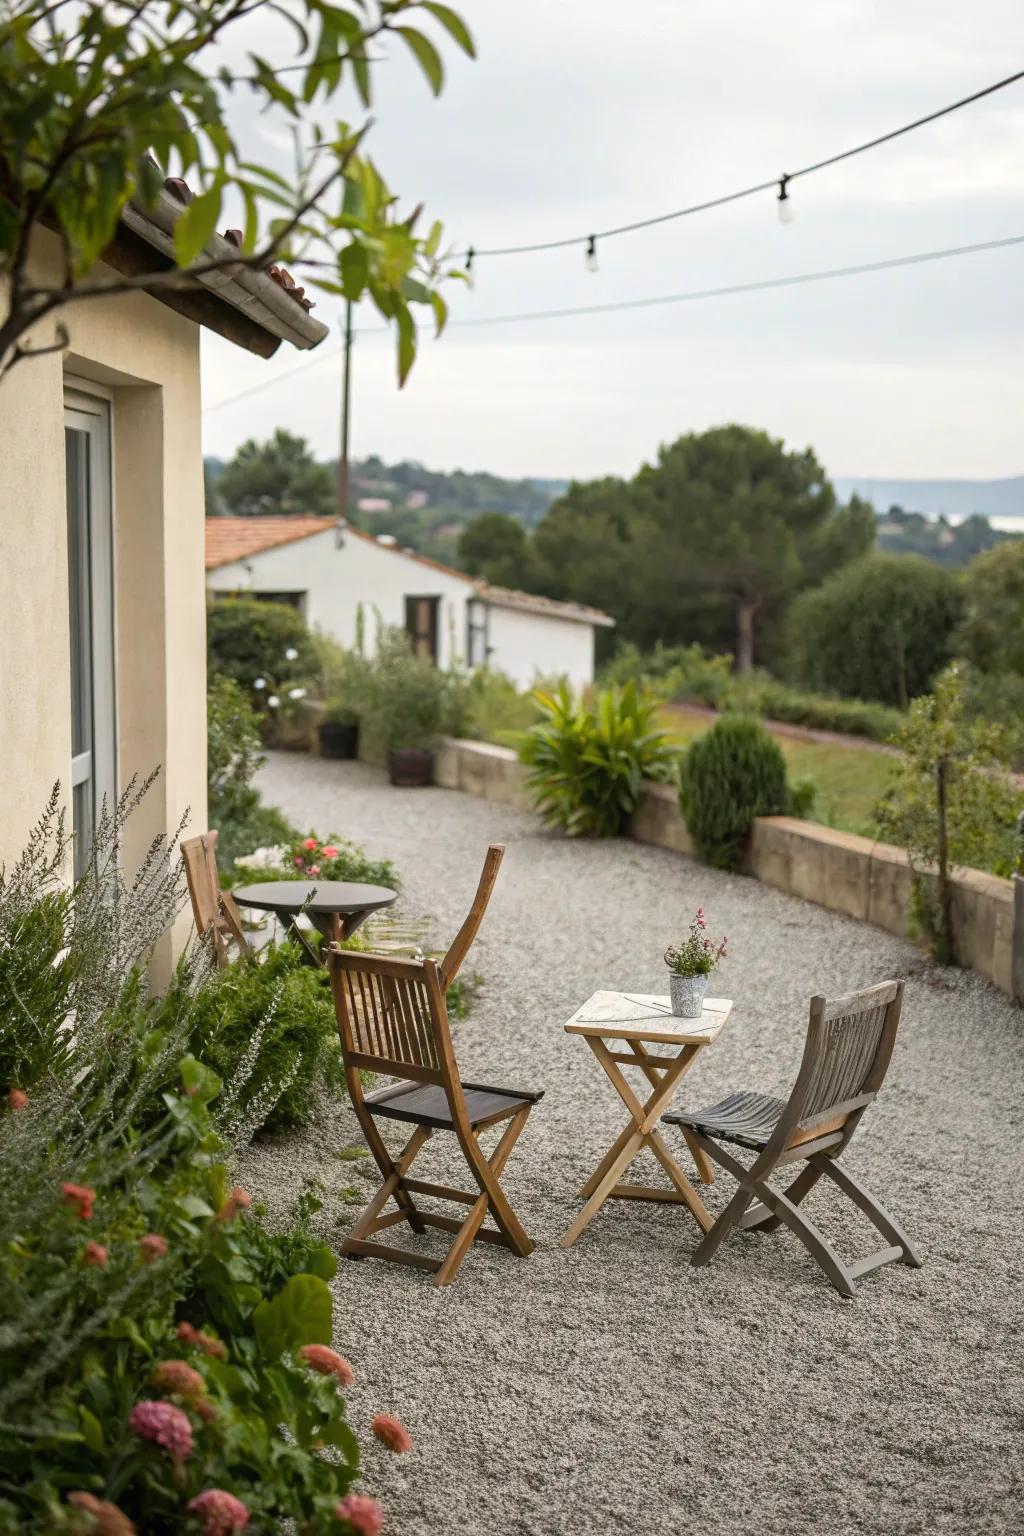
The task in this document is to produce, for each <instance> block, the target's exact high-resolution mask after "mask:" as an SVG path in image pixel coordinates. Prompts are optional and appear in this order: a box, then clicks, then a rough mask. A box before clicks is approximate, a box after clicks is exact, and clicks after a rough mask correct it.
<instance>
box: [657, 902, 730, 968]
mask: <svg viewBox="0 0 1024 1536" xmlns="http://www.w3.org/2000/svg"><path fill="white" fill-rule="evenodd" d="M707 928H708V925H707V921H706V919H705V917H704V908H703V907H698V908H697V915H696V916H695V917H694V919H693V922H692V923H691V924H690V931H689V933H688V934H687V935H686V938H685V939H684V940H683V942H682V943H681V944H670V945H669V947H668V949H666V951H665V964H666V965H667V966H668V968H669V970H671V971H675V973H676V975H677V976H710V974H711V972H712V971H713V970H714V968H715V966H716V965H717V964H718V962H719V960H724V959H725V958H726V950H725V946H726V944H727V943H728V942H729V940H728V937H727V936H726V935H725V934H723V935H722V941H721V943H716V942H715V940H714V939H712V938H709V936H708V931H707Z"/></svg>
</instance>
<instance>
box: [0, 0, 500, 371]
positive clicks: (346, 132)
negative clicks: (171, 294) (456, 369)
mask: <svg viewBox="0 0 1024 1536" xmlns="http://www.w3.org/2000/svg"><path fill="white" fill-rule="evenodd" d="M412 22H415V23H416V24H415V25H412V24H411V23H412ZM268 23H270V24H271V25H272V26H276V27H278V28H279V29H280V37H279V38H276V39H275V41H274V43H273V55H274V57H273V62H271V61H270V60H269V59H268V58H266V57H264V56H263V55H262V54H261V53H260V52H258V51H256V46H257V44H259V43H260V42H261V40H262V42H263V46H266V38H267V30H266V27H267V24H268ZM424 24H426V27H427V30H426V31H425V30H423V26H424ZM257 28H259V30H257ZM431 29H433V32H434V34H435V36H438V37H439V38H445V39H450V40H452V41H453V42H454V43H455V45H457V46H458V47H459V48H461V49H462V50H463V51H464V52H465V53H467V54H469V55H472V54H473V51H474V50H473V42H472V39H471V37H470V34H469V32H468V30H467V29H466V26H465V24H464V23H463V22H462V20H461V19H460V17H459V16H458V15H457V14H456V13H455V12H454V11H453V10H451V9H450V8H449V7H448V6H446V5H442V4H440V3H438V0H341V3H333V0H294V3H292V0H105V3H98V0H84V3H77V0H76V3H71V0H0V290H4V291H5V300H4V302H3V303H2V305H0V377H2V376H3V374H4V373H5V372H7V371H9V370H10V369H11V368H13V367H14V366H15V365H16V364H18V363H19V362H20V361H22V360H23V359H24V358H26V357H29V356H31V355H33V353H38V352H41V351H46V350H58V349H61V348H63V347H64V346H66V345H67V343H68V339H69V338H68V333H67V325H66V322H65V321H63V320H62V319H61V311H63V310H64V309H65V308H66V306H67V305H68V304H69V303H70V302H71V301H72V300H74V301H75V302H76V303H80V302H84V301H87V300H92V299H95V298H100V297H105V296H109V295H111V294H114V293H122V292H126V291H140V290H141V291H142V292H147V293H157V292H159V291H161V290H165V289H168V288H179V289H181V288H184V289H188V288H190V287H191V288H195V287H196V285H197V284H198V281H199V279H200V277H202V276H204V275H206V276H208V275H209V274H210V273H211V272H213V271H217V270H219V269H221V268H227V267H231V268H235V269H237V268H238V267H248V268H256V269H260V268H264V267H266V266H267V265H268V264H269V263H271V262H281V261H287V262H288V263H289V265H290V266H292V267H294V268H295V269H296V270H297V271H300V272H301V274H302V278H303V281H304V282H308V283H309V284H310V285H312V286H313V287H315V288H318V289H320V290H321V291H322V292H325V293H328V294H334V295H341V296H343V297H344V298H345V299H348V300H352V301H355V300H358V299H361V298H367V299H369V300H370V301H371V302H372V303H373V304H374V305H375V306H376V308H377V309H378V311H379V312H380V313H381V314H382V315H384V316H385V318H386V319H388V320H389V321H394V323H395V327H396V330H397V341H398V371H399V380H400V382H404V380H405V377H406V376H407V374H408V371H409V368H410V367H411V365H412V361H413V358H414V355H415V349H416V324H415V321H414V318H413V306H414V305H425V306H427V308H428V310H431V311H432V312H433V319H434V321H435V323H436V325H437V328H438V330H440V328H441V327H442V326H443V324H444V320H445V315H446V307H445V302H444V299H443V298H442V296H441V293H440V292H439V284H440V282H441V280H442V279H443V278H444V277H445V276H446V275H448V276H452V275H455V274H454V273H453V272H452V271H451V269H450V268H448V266H447V262H446V258H445V257H444V256H443V254H442V251H441V239H442V231H441V226H440V225H439V224H437V223H435V224H433V225H432V226H430V228H429V229H428V230H426V231H425V232H422V233H421V232H419V224H420V209H419V208H413V209H411V210H408V211H399V209H398V207H397V203H396V199H395V198H394V196H393V195H392V194H391V192H390V191H389V190H388V187H387V184H386V182H385V181H384V179H383V177H382V176H381V174H380V172H379V171H378V170H377V168H376V166H375V165H374V163H373V161H372V160H371V159H370V157H369V155H368V154H367V152H366V147H365V145H366V138H367V133H368V131H369V129H370V126H371V121H372V120H371V119H370V118H369V117H367V116H364V117H363V120H362V121H361V122H359V123H356V124H352V123H346V122H340V121H337V120H333V121H332V120H328V119H327V118H326V117H325V115H324V114H325V112H326V111H327V110H328V109H329V108H330V105H331V102H332V99H333V97H334V96H335V94H336V93H337V92H338V91H339V88H342V87H349V88H351V92H352V94H353V96H354V98H355V99H356V100H358V102H359V103H360V104H361V108H362V109H363V111H364V112H365V111H366V110H368V109H369V106H370V102H371V86H372V73H373V63H374V58H375V56H376V55H375V54H372V53H371V45H372V46H373V48H375V49H376V48H380V47H383V46H386V43H387V40H388V39H389V38H394V39H395V40H396V44H397V45H399V46H401V47H403V48H408V49H409V50H410V52H411V54H412V56H413V57H414V58H415V60H416V62H417V63H418V65H419V66H420V68H421V69H422V71H423V73H424V75H425V76H426V79H427V82H428V84H429V86H430V88H431V90H432V91H433V92H434V93H435V94H437V93H438V92H439V91H440V90H441V87H442V84H443V77H444V67H443V63H442V58H441V54H440V52H439V50H438V47H437V45H436V43H435V42H434V41H433V40H432V38H431V36H430V35H428V34H429V32H430V30H431ZM225 45H227V46H228V47H229V48H230V49H231V53H230V55H229V56H230V57H232V58H236V57H240V58H241V59H242V61H243V62H242V63H241V65H240V66H238V67H233V68H229V67H228V66H227V65H226V64H225V63H224V62H223V60H224V58H225V54H224V53H223V52H222V51H221V50H222V48H223V47H224V46H225ZM267 51H268V52H269V51H270V49H269V48H268V49H267ZM243 95H244V96H247V97H248V98H249V99H250V100H255V103H256V105H257V106H258V107H259V108H261V109H263V110H264V111H265V112H266V114H267V115H268V116H269V117H270V119H271V120H272V122H273V123H274V124H275V126H278V127H279V126H280V125H281V124H284V125H287V126H289V127H290V128H291V129H292V130H293V133H292V137H293V140H294V144H295V163H294V167H293V169H292V170H291V172H290V174H288V175H282V174H280V172H279V171H277V170H274V169H272V168H270V167H268V166H266V165H262V164H260V163H258V162H257V161H256V160H255V159H254V158H253V157H252V155H250V154H247V152H246V149H245V146H244V145H243V144H242V143H241V142H239V137H238V133H237V131H236V129H235V128H234V127H233V122H234V120H235V118H236V117H237V111H236V110H235V109H236V108H237V106H238V103H239V98H240V97H242V96H243ZM321 118H322V119H323V120H320V119H321ZM168 176H173V177H176V178H180V179H181V180H182V181H183V182H185V183H186V184H187V188H188V189H189V191H190V192H191V194H192V195H191V197H190V199H189V200H188V202H187V206H185V207H184V208H183V211H182V213H181V215H180V217H179V218H178V219H177V222H176V225H175V229H174V261H173V263H172V264H171V265H170V267H169V268H168V270H165V271H152V272H148V271H147V272H143V273H138V274H134V275H122V274H117V273H113V274H112V273H110V272H109V271H104V270H102V269H98V268H97V262H98V261H99V258H100V257H101V256H102V254H103V252H104V250H105V249H106V248H107V247H108V245H109V244H110V242H111V240H112V238H113V236H114V234H115V231H116V229H117V225H118V220H119V218H120V215H121V213H122V210H123V209H124V208H125V206H126V205H127V204H128V203H129V202H136V203H138V204H139V205H140V206H141V207H142V208H143V209H145V208H147V207H152V206H153V205H154V203H155V201H156V199H157V197H158V196H159V194H160V191H161V189H162V187H163V185H164V180H165V178H166V177H168ZM226 209H230V210H231V216H232V217H233V218H234V217H237V219H238V222H239V223H240V224H241V225H242V229H241V239H240V241H239V244H238V248H237V249H235V250H233V251H232V252H231V254H230V255H218V256H210V255H209V254H208V253H207V254H204V248H205V247H206V246H207V245H208V243H209V241H210V239H211V236H212V235H213V234H214V232H215V231H216V230H217V228H218V225H219V221H220V219H221V216H222V213H223V212H224V211H225V210H226ZM44 228H45V229H48V230H51V231H52V232H53V233H55V235H56V237H57V240H58V242H59V248H60V261H59V268H58V270H57V271H55V272H54V273H52V274H49V273H45V274H42V275H41V274H40V270H39V267H38V264H34V263H33V262H32V261H31V260H30V257H31V252H32V246H33V242H34V240H35V238H36V235H37V232H38V231H39V230H40V229H44ZM51 317H52V319H53V321H54V322H55V330H51V331H50V332H49V333H48V334H45V335H41V333H40V331H39V330H37V329H36V328H37V327H39V326H40V322H42V321H44V320H47V319H50V318H51Z"/></svg>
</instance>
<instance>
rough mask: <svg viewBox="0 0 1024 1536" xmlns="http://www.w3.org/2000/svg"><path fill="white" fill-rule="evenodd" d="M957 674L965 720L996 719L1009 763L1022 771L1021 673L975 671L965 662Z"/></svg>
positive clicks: (1023, 690)
mask: <svg viewBox="0 0 1024 1536" xmlns="http://www.w3.org/2000/svg"><path fill="white" fill-rule="evenodd" d="M961 676H962V678H963V685H964V713H965V715H966V716H967V718H968V720H971V721H978V722H982V723H984V722H986V721H992V720H998V721H999V722H1000V724H1001V725H1002V727H1003V740H1004V744H1005V746H1006V751H1007V754H1008V756H1009V759H1010V762H1011V764H1012V766H1013V767H1014V769H1016V771H1017V772H1024V672H979V671H978V669H977V668H976V667H972V666H969V665H966V664H965V665H963V666H962V667H961Z"/></svg>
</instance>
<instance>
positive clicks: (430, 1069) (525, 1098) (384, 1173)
mask: <svg viewBox="0 0 1024 1536" xmlns="http://www.w3.org/2000/svg"><path fill="white" fill-rule="evenodd" d="M503 852H504V850H503V849H502V848H500V847H492V848H491V849H489V850H488V855H487V861H486V862H485V865H484V871H483V874H482V875H481V878H480V885H479V887H478V889H477V894H476V898H475V900H474V903H473V907H472V909H471V911H470V914H469V916H468V917H467V919H466V921H465V923H464V924H463V925H462V928H461V929H460V930H459V933H458V935H457V937H456V939H455V942H454V943H453V944H452V946H451V949H450V950H449V951H448V954H447V955H446V956H445V958H444V960H443V961H442V962H441V963H440V965H438V964H437V962H436V961H434V960H395V959H391V958H388V957H387V956H383V955H370V954H361V953H359V951H353V950H341V949H338V948H337V947H336V946H332V947H331V950H330V955H329V960H328V964H329V966H330V973H331V987H332V990H333V992H334V1002H335V1007H336V1009H337V1014H338V1030H339V1033H340V1035H341V1048H342V1055H343V1058H344V1064H345V1078H346V1081H347V1083H348V1090H349V1096H350V1098H351V1100H352V1107H353V1109H354V1110H355V1112H356V1115H357V1117H358V1119H359V1124H360V1125H361V1126H362V1129H363V1134H364V1136H365V1137H366V1141H367V1144H368V1146H369V1148H370V1151H371V1152H372V1153H373V1156H374V1158H375V1160H376V1163H377V1166H378V1168H379V1169H380V1172H381V1177H382V1179H383V1181H384V1182H383V1183H382V1185H381V1187H380V1189H379V1190H378V1191H377V1194H376V1195H375V1196H374V1198H373V1199H372V1200H371V1201H370V1203H369V1205H368V1206H367V1207H366V1209H365V1210H364V1211H363V1213H362V1215H361V1216H360V1217H359V1220H358V1221H357V1222H356V1224H355V1226H354V1227H353V1229H352V1231H351V1233H350V1234H349V1236H348V1237H347V1238H346V1239H345V1242H344V1243H343V1244H342V1249H341V1251H342V1253H343V1254H344V1255H345V1256H346V1257H348V1258H363V1257H367V1256H373V1257H376V1258H380V1259H390V1260H392V1261H394V1262H397V1263H400V1264H411V1265H413V1266H414V1267H415V1268H417V1269H426V1270H430V1271H431V1272H432V1273H433V1275H434V1284H435V1285H448V1284H449V1283H450V1282H451V1281H452V1280H453V1279H454V1278H455V1274H456V1272H457V1270H458V1268H459V1265H460V1264H461V1263H462V1261H463V1259H464V1258H465V1256H466V1254H467V1252H468V1251H469V1248H470V1245H471V1244H472V1243H474V1242H485V1243H498V1244H500V1245H501V1246H503V1247H506V1248H510V1249H511V1250H512V1252H513V1253H516V1254H519V1255H520V1256H521V1257H523V1258H525V1257H526V1256H527V1254H529V1253H532V1251H533V1243H532V1242H531V1241H530V1239H529V1238H528V1237H527V1235H526V1233H525V1232H524V1230H523V1228H522V1227H521V1225H520V1223H519V1221H518V1219H517V1217H516V1215H515V1213H514V1211H513V1210H512V1207H511V1206H510V1205H509V1203H508V1200H507V1199H506V1197H505V1195H504V1193H503V1192H502V1189H501V1185H500V1183H499V1179H500V1176H501V1174H502V1172H503V1170H504V1167H505V1164H506V1163H507V1161H508V1158H509V1154H510V1153H511V1151H512V1148H513V1147H514V1146H515V1143H516V1142H517V1140H518V1139H519V1137H520V1135H521V1134H522V1131H523V1128H524V1127H525V1125H526V1121H527V1118H528V1116H529V1113H530V1110H531V1109H532V1108H533V1106H534V1104H536V1103H537V1101H538V1100H539V1099H541V1098H542V1097H543V1092H539V1093H531V1092H527V1091H525V1090H522V1089H515V1088H495V1087H492V1086H489V1085H486V1084H483V1083H464V1082H462V1081H461V1080H460V1078H459V1074H458V1069H457V1066H456V1063H455V1054H454V1051H453V1048H452V1041H451V1032H450V1029H449V1025H448V1011H447V1007H446V1005H445V989H446V987H447V986H448V984H449V982H450V981H451V980H452V978H453V977H454V975H455V974H456V972H457V971H458V969H459V967H460V965H461V964H462V961H463V960H464V959H465V955H466V952H467V950H468V949H469V946H470V944H471V943H472V941H473V938H474V936H475V934H476V931H477V929H478V928H479V926H480V920H481V918H482V916H483V912H484V909H485V908H486V905H487V900H488V898H489V896H490V892H491V889H492V887H493V885H494V880H495V877H496V876H497V872H498V866H499V865H500V863H501V856H502V853H503ZM364 1071H370V1072H380V1073H383V1074H386V1075H387V1076H388V1077H393V1078H398V1079H400V1081H399V1082H398V1083H391V1084H389V1085H388V1086H387V1087H384V1088H379V1089H377V1090H376V1091H375V1092H373V1093H369V1094H365V1093H364V1091H363V1084H362V1080H361V1076H360V1074H361V1073H362V1072H364ZM378 1119H384V1120H396V1121H399V1122H401V1123H403V1124H405V1125H411V1126H413V1127H414V1130H413V1133H412V1136H411V1137H410V1139H409V1141H408V1142H407V1143H406V1145H405V1147H404V1148H403V1149H402V1151H401V1152H400V1153H399V1155H398V1157H397V1158H393V1157H392V1156H391V1153H390V1152H389V1151H388V1149H387V1147H386V1146H385V1144H384V1141H383V1138H382V1137H381V1135H380V1132H379V1131H378V1129H377V1125H376V1121H377V1120H378ZM503 1122H506V1123H505V1129H504V1131H503V1132H502V1134H501V1136H500V1138H499V1140H498V1143H497V1145H496V1146H495V1148H494V1150H493V1152H492V1153H491V1154H490V1156H489V1157H488V1156H486V1155H485V1153H484V1151H483V1149H482V1147H481V1146H480V1135H481V1133H482V1132H483V1131H485V1130H487V1129H488V1127H490V1126H492V1125H500V1124H502V1123H503ZM434 1131H452V1132H454V1134H455V1136H456V1137H457V1138H458V1142H459V1146H460V1147H461V1149H462V1153H463V1156H464V1157H465V1159H466V1162H467V1163H468V1165H469V1170H470V1173H471V1174H472V1176H473V1179H474V1181H475V1183H476V1186H477V1188H476V1191H475V1192H472V1193H470V1192H469V1191H466V1190H461V1189H453V1188H451V1187H450V1186H449V1185H446V1184H431V1183H427V1182H425V1181H424V1180H422V1179H416V1178H412V1177H410V1175H409V1169H410V1168H411V1167H412V1164H413V1161H414V1160H415V1158H416V1157H417V1156H418V1154H419V1152H420V1151H421V1149H422V1148H423V1147H424V1146H425V1144H426V1143H427V1141H429V1139H430V1137H431V1136H432V1135H433V1133H434ZM414 1195H433V1196H435V1197H437V1198H440V1199H442V1200H452V1201H456V1202H458V1203H460V1204H463V1205H468V1206H469V1213H468V1215H466V1216H465V1217H464V1218H463V1219H462V1220H461V1221H459V1220H456V1219H455V1217H452V1216H441V1215H438V1214H436V1213H435V1212H433V1211H427V1210H424V1209H423V1208H422V1207H421V1206H419V1205H417V1204H416V1203H415V1201H414V1200H413V1196H414ZM390 1200H393V1201H394V1203H395V1205H396V1206H397V1210H395V1211H393V1212H390V1213H388V1214H387V1215H381V1212H382V1211H383V1210H384V1207H385V1206H386V1205H387V1204H388V1202H389V1201H390ZM488 1214H489V1215H490V1216H491V1217H492V1219H493V1221H494V1223H495V1225H494V1227H485V1226H484V1225H483V1222H484V1218H485V1217H486V1216H487V1215H488ZM404 1221H407V1222H408V1223H409V1225H410V1226H411V1228H412V1230H413V1231H414V1232H416V1233H423V1232H424V1231H425V1230H426V1229H427V1227H438V1228H440V1229H441V1230H443V1231H445V1232H453V1233H454V1234H455V1240H454V1242H453V1243H452V1245H451V1248H450V1249H449V1250H448V1254H447V1256H446V1257H445V1258H444V1259H436V1258H432V1257H430V1256H428V1255H426V1254H422V1253H415V1252H413V1251H411V1250H409V1249H404V1248H391V1247H386V1246H385V1245H384V1244H383V1243H376V1242H373V1241H371V1239H372V1237H373V1236H374V1235H375V1234H376V1233H377V1232H381V1231H383V1230H384V1229H385V1228H386V1227H392V1226H396V1225H397V1224H398V1223H400V1222H404Z"/></svg>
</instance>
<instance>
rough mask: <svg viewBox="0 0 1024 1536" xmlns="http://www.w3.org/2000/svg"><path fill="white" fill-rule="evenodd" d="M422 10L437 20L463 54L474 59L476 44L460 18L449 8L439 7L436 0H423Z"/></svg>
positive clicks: (445, 6)
mask: <svg viewBox="0 0 1024 1536" xmlns="http://www.w3.org/2000/svg"><path fill="white" fill-rule="evenodd" d="M423 9H424V10H425V11H429V12H430V14H431V16H435V17H436V18H437V20H438V21H439V22H440V23H441V25H442V27H444V29H445V31H446V32H447V33H448V34H449V36H450V37H452V38H454V40H455V41H456V42H457V43H458V45H459V47H460V48H461V49H462V51H463V53H465V54H468V55H469V57H470V58H471V59H475V58H476V44H475V43H474V42H473V37H472V34H471V33H470V30H469V28H468V27H467V26H466V23H465V22H464V21H463V19H462V17H461V16H457V15H456V14H455V12H454V11H453V10H452V9H451V7H450V6H447V5H439V4H438V0H423Z"/></svg>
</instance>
